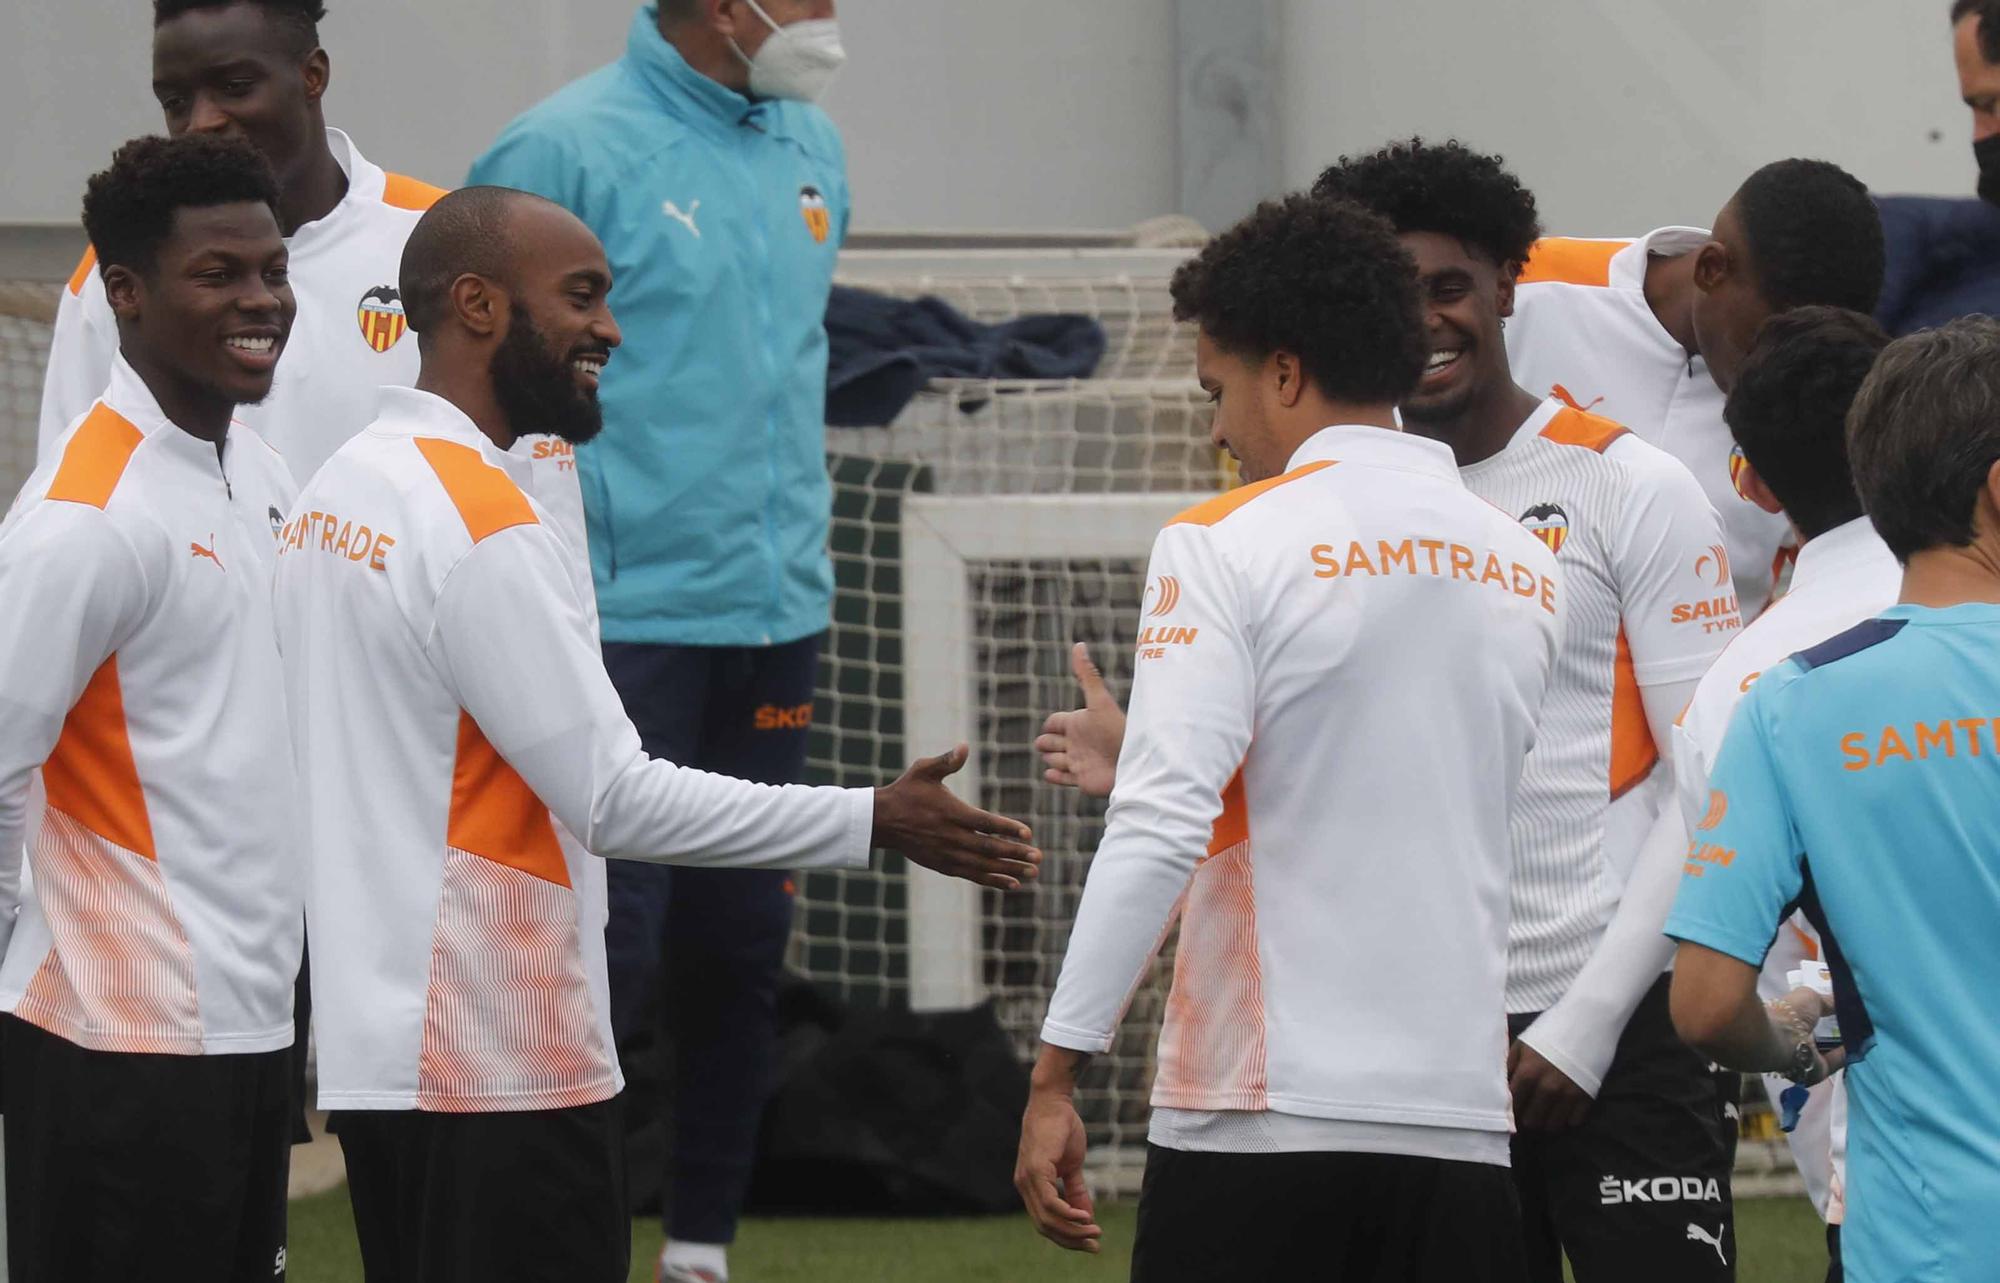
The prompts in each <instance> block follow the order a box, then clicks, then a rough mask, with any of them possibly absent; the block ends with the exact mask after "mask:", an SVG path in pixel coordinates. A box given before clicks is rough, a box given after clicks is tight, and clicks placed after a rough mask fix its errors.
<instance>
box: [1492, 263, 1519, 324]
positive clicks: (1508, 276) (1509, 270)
mask: <svg viewBox="0 0 2000 1283" xmlns="http://www.w3.org/2000/svg"><path fill="white" fill-rule="evenodd" d="M1520 276H1521V265H1520V264H1519V263H1503V264H1501V266H1500V284H1499V286H1498V287H1497V288H1495V290H1494V291H1493V301H1494V302H1495V303H1497V304H1499V307H1500V319H1501V320H1503V321H1504V320H1506V319H1507V318H1508V317H1510V316H1512V315H1514V284H1515V282H1516V281H1518V280H1519V279H1520Z"/></svg>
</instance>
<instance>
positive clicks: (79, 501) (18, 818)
mask: <svg viewBox="0 0 2000 1283" xmlns="http://www.w3.org/2000/svg"><path fill="white" fill-rule="evenodd" d="M293 493H294V488H293V485H292V480H291V476H290V474H289V473H288V472H287V471H286V470H285V466H284V464H283V463H281V462H280V461H279V459H278V456H277V455H276V454H275V453H274V452H273V451H272V450H271V449H270V448H269V447H268V446H266V445H265V444H264V442H263V441H262V440H260V439H259V438H258V436H257V435H256V433H254V432H252V431H250V430H249V429H247V428H244V427H242V426H240V425H238V426H234V427H232V428H231V429H230V431H229V434H228V436H227V438H226V443H225V445H224V448H223V451H222V453H221V454H220V455H219V456H218V454H217V451H216V447H215V445H214V443H212V442H208V441H203V440H200V439H198V438H196V437H193V436H190V435H189V434H188V433H186V432H184V431H182V430H181V429H180V428H178V427H176V426H174V425H173V424H172V423H170V422H168V421H167V419H166V417H165V416H164V415H163V414H162V412H161V410H160V407H159V404H158V402H156V401H155V400H154V399H153V396H152V393H151V392H150V391H149V390H148V389H147V387H146V385H145V383H144V382H143V381H141V380H140V378H139V376H138V375H137V374H136V373H134V372H133V370H132V368H131V367H130V366H129V365H127V364H126V363H125V362H124V360H123V359H122V358H120V359H117V360H116V361H115V362H114V364H113V367H112V371H111V382H110V387H109V388H108V389H107V390H106V391H105V392H104V395H103V396H102V398H101V399H100V400H99V401H98V402H97V403H96V405H95V406H93V407H91V408H90V410H89V411H88V412H87V413H86V414H85V415H84V416H83V417H82V418H81V419H80V420H78V421H77V422H76V423H75V424H73V425H72V426H71V427H70V428H69V429H68V430H67V431H65V432H64V433H63V434H62V435H61V436H59V437H58V438H57V440H56V442H55V446H54V448H53V449H52V450H51V451H50V452H49V453H48V454H47V455H46V456H45V458H44V460H43V462H42V465H41V467H39V468H38V469H37V470H36V471H35V474H34V475H33V476H32V477H30V478H29V480H28V483H27V485H26V487H24V488H23V490H22V492H21V495H20V497H19V499H18V500H17V501H16V502H15V504H14V507H13V509H12V511H11V512H10V513H9V514H8V516H7V519H6V522H5V524H4V525H0V602H4V603H5V607H4V609H0V940H4V943H5V961H4V963H0V1008H4V1009H5V1010H8V1011H11V1012H13V1013H14V1014H15V1015H16V1016H18V1017H19V1018H21V1019H22V1020H25V1021H27V1022H29V1023H30V1024H33V1025H36V1026H38V1027H40V1028H42V1029H45V1030H47V1031H48V1032H50V1033H52V1034H55V1035H57V1036H59V1037H62V1038H66V1039H68V1040H69V1041H71V1042H73V1043H76V1044H78V1045H79V1046H83V1047H87V1048H90V1049H92V1050H95V1051H117V1052H145V1053H159V1054H174V1055H202V1054H209V1055H215V1054H222V1053H232V1052H261V1051H274V1050H278V1049H281V1048H284V1047H288V1046H290V1045H291V1042H292V986H293V982H294V981H295V979H296V978H297V976H298V970H299V949H300V944H301V939H300V925H301V907H302V901H301V893H300V886H299V865H298V861H297V851H296V839H297V834H296V827H295V799H296V791H295V788H294V782H293V778H292V767H291V759H290V756H289V754H288V753H287V752H286V745H287V740H286V733H285V702H284V684H283V678H282V676H281V674H280V671H279V667H278V653H277V650H276V648H275V647H274V646H273V645H272V639H271V568H272V564H273V562H274V561H275V559H276V555H277V554H276V549H277V539H276V536H277V532H278V528H279V525H280V523H281V521H282V517H283V513H284V512H285V510H286V508H287V507H288V506H289V505H290V503H291V500H292V495H293ZM38 783H39V785H40V787H39V788H37V787H36V785H37V784H38ZM24 844H25V847H26V861H25V864H26V867H25V870H24V869H23V861H22V856H23V846H24Z"/></svg>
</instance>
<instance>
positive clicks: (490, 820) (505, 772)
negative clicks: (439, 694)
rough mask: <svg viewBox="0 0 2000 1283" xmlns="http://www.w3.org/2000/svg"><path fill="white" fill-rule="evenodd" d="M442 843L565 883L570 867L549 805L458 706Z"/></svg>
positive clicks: (524, 871) (546, 880)
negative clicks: (454, 757)
mask: <svg viewBox="0 0 2000 1283" xmlns="http://www.w3.org/2000/svg"><path fill="white" fill-rule="evenodd" d="M445 843H446V845H448V846H454V847H457V848H458V849H459V850H461V851H464V852H466V853H467V854H468V855H476V856H478V857H480V858H481V859H483V860H492V861H493V862H494V863H496V864H504V865H506V866H508V867H509V868H513V869H519V870H520V871H521V872H523V873H526V874H529V875H531V876H533V877H537V878H540V879H541V880H542V881H544V882H553V883H555V884H556V885H557V886H562V887H566V886H568V885H570V881H569V865H568V864H567V863H566V862H565V861H564V860H563V853H562V844H561V843H559V842H557V841H556V829H555V822H554V821H553V820H551V819H550V818H549V808H548V807H546V806H544V805H542V800H541V799H540V798H538V797H536V796H535V791H534V790H533V789H531V788H529V787H528V782H527V781H526V780H524V779H522V778H521V775H520V772H518V771H516V770H515V769H514V768H513V767H511V766H509V765H508V764H507V759H505V758H503V757H501V756H500V752H499V750H498V749H496V748H494V747H493V744H492V742H491V741H489V740H488V739H487V738H486V735H485V732H483V731H481V730H480V729H479V723H478V722H475V721H473V720H472V714H470V713H468V712H465V711H464V710H463V709H461V710H460V711H459V714H458V760H457V762H456V763H455V764H454V765H453V767H452V772H451V815H450V818H449V819H448V820H447V821H446V824H445Z"/></svg>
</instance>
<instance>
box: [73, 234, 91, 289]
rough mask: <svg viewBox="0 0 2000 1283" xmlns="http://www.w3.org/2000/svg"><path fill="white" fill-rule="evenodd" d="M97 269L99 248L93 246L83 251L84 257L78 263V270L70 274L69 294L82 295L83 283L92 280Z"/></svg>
mask: <svg viewBox="0 0 2000 1283" xmlns="http://www.w3.org/2000/svg"><path fill="white" fill-rule="evenodd" d="M96 269H97V246H95V245H92V246H90V247H89V248H88V249H86V250H84V251H83V257H82V258H81V259H79V260H78V261H77V264H76V270H75V271H74V272H71V273H70V274H69V292H70V293H71V294H82V293H83V283H84V282H85V281H87V280H89V279H90V274H91V272H93V271H95V270H96Z"/></svg>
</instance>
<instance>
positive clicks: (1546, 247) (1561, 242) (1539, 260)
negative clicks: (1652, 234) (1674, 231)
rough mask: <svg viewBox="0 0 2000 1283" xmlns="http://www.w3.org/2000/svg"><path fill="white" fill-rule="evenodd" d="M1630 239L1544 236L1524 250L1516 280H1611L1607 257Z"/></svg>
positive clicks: (1592, 282)
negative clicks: (1610, 239)
mask: <svg viewBox="0 0 2000 1283" xmlns="http://www.w3.org/2000/svg"><path fill="white" fill-rule="evenodd" d="M1631 243H1632V242H1631V241H1586V240H1577V239H1574V238H1572V237H1568V236H1544V237H1543V238H1542V239H1541V240H1538V241H1536V242H1535V247H1534V249H1532V250H1530V251H1528V262H1527V265H1526V266H1525V267H1523V268H1522V269H1521V277H1520V281H1519V284H1522V285H1533V284H1535V283H1537V282H1540V281H1559V282H1561V283H1563V284H1565V285H1597V286H1605V285H1609V284H1611V260H1612V259H1614V258H1616V257H1618V251H1619V250H1622V249H1624V248H1625V247H1626V246H1628V245H1630V244H1631Z"/></svg>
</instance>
